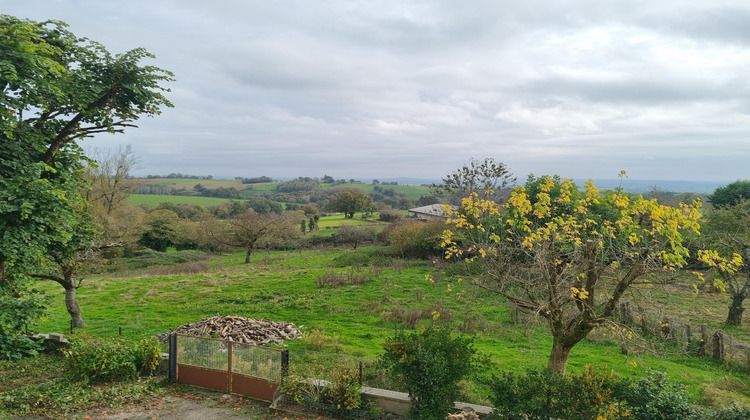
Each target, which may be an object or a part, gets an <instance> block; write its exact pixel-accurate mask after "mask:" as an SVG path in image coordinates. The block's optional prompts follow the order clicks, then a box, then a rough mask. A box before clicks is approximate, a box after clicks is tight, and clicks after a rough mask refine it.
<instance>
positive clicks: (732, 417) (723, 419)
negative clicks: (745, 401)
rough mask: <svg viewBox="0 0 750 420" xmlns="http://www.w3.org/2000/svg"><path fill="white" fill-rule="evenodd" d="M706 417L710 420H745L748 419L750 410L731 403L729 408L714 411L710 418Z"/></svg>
mask: <svg viewBox="0 0 750 420" xmlns="http://www.w3.org/2000/svg"><path fill="white" fill-rule="evenodd" d="M706 417H707V418H710V419H712V420H747V419H750V408H747V407H742V406H739V405H737V403H733V404H732V405H731V406H729V407H726V408H721V409H718V410H716V411H715V412H714V413H713V415H712V416H710V417H709V416H706Z"/></svg>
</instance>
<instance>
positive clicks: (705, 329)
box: [698, 325, 708, 356]
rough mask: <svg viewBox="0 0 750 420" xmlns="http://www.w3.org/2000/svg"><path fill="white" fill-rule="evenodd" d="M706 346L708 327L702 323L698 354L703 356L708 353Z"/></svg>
mask: <svg viewBox="0 0 750 420" xmlns="http://www.w3.org/2000/svg"><path fill="white" fill-rule="evenodd" d="M706 346H708V327H706V326H705V325H701V344H700V346H699V347H698V354H700V355H701V356H705V355H707V354H708V352H707V351H706Z"/></svg>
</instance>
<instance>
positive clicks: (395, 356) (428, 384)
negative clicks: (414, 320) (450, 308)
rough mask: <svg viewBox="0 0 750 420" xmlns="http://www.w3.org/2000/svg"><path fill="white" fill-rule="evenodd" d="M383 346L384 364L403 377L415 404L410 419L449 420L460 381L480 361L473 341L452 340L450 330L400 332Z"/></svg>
mask: <svg viewBox="0 0 750 420" xmlns="http://www.w3.org/2000/svg"><path fill="white" fill-rule="evenodd" d="M383 347H384V348H385V353H384V354H383V355H382V356H381V358H380V361H381V363H382V365H383V366H385V367H387V368H389V369H390V370H391V371H392V372H393V373H394V374H396V375H399V376H401V377H402V378H403V380H404V383H405V384H406V389H407V391H408V392H409V398H410V399H411V401H412V405H411V407H410V408H409V418H413V419H417V420H436V419H439V420H443V419H445V417H446V416H447V415H448V414H449V413H450V412H451V411H452V409H453V404H454V402H455V401H456V399H458V397H459V396H460V388H459V386H458V382H459V381H460V380H461V379H463V378H465V377H467V376H469V375H471V374H472V373H474V372H475V371H476V370H477V368H478V367H479V362H480V359H479V358H478V357H477V354H476V350H475V349H474V340H473V338H466V337H451V334H450V330H449V329H448V328H447V327H436V326H434V325H432V326H430V327H428V328H427V329H425V330H422V331H419V332H414V333H411V334H408V335H407V334H405V333H404V332H403V331H400V332H397V333H396V335H395V336H394V337H393V338H391V339H389V340H388V341H386V343H385V344H384V345H383Z"/></svg>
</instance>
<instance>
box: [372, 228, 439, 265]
mask: <svg viewBox="0 0 750 420" xmlns="http://www.w3.org/2000/svg"><path fill="white" fill-rule="evenodd" d="M445 229H447V226H446V224H445V223H444V222H415V221H405V222H399V223H394V224H392V225H390V226H388V227H387V228H386V229H385V231H384V232H383V236H384V238H385V241H386V242H387V243H388V245H389V246H390V247H391V251H392V252H393V253H394V254H395V255H398V256H400V257H402V258H428V257H435V256H441V255H442V254H443V247H442V245H441V244H442V241H443V231H445Z"/></svg>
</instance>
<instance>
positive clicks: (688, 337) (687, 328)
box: [685, 324, 693, 350]
mask: <svg viewBox="0 0 750 420" xmlns="http://www.w3.org/2000/svg"><path fill="white" fill-rule="evenodd" d="M685 341H687V348H688V350H690V345H691V344H692V343H693V335H692V334H691V332H690V324H685Z"/></svg>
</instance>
